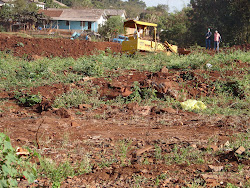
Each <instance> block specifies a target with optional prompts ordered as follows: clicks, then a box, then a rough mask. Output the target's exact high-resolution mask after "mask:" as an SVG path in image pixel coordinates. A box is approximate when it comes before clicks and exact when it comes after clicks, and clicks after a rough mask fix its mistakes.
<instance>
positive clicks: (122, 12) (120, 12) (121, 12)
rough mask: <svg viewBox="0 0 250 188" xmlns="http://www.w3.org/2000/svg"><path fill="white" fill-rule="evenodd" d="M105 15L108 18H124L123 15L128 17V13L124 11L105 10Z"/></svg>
mask: <svg viewBox="0 0 250 188" xmlns="http://www.w3.org/2000/svg"><path fill="white" fill-rule="evenodd" d="M105 13H106V14H107V16H122V15H123V14H124V15H125V16H126V11H125V10H122V9H105Z"/></svg>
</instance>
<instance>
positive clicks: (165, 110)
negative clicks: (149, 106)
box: [160, 107, 176, 114]
mask: <svg viewBox="0 0 250 188" xmlns="http://www.w3.org/2000/svg"><path fill="white" fill-rule="evenodd" d="M160 112H162V113H169V114H176V110H175V109H173V108H171V107H166V108H161V109H160Z"/></svg>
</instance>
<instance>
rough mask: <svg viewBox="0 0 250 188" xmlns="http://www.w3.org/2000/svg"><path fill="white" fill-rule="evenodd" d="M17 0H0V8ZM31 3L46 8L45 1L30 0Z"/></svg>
mask: <svg viewBox="0 0 250 188" xmlns="http://www.w3.org/2000/svg"><path fill="white" fill-rule="evenodd" d="M14 1H15V0H0V8H2V6H3V5H11V4H13V2H14ZM28 2H30V3H35V4H36V6H37V7H38V8H40V9H44V7H45V3H43V2H39V1H38V0H28Z"/></svg>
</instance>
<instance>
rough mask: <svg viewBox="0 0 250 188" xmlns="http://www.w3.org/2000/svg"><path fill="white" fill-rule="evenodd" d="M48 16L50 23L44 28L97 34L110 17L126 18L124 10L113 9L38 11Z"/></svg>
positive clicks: (50, 9) (51, 9) (52, 9)
mask: <svg viewBox="0 0 250 188" xmlns="http://www.w3.org/2000/svg"><path fill="white" fill-rule="evenodd" d="M40 13H43V14H44V15H46V16H48V17H49V19H50V23H49V24H48V25H46V26H45V27H46V28H52V29H66V30H89V31H94V32H98V28H99V26H100V25H103V24H104V23H105V22H106V21H107V19H108V18H109V17H110V16H121V17H122V18H124V19H125V18H126V12H125V10H115V9H105V10H104V9H54V8H49V9H46V10H40Z"/></svg>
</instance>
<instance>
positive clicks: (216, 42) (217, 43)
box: [214, 30, 221, 52]
mask: <svg viewBox="0 0 250 188" xmlns="http://www.w3.org/2000/svg"><path fill="white" fill-rule="evenodd" d="M220 40H221V36H220V33H219V32H218V31H217V30H216V31H215V33H214V50H217V52H219V46H220Z"/></svg>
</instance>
